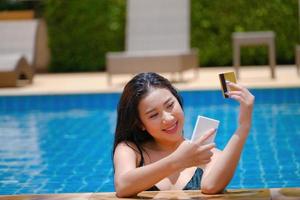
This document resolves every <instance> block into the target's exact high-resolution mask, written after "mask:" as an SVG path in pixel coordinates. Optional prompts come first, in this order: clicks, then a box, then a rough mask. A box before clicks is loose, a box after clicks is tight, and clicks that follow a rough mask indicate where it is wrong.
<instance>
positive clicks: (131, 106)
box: [113, 72, 183, 156]
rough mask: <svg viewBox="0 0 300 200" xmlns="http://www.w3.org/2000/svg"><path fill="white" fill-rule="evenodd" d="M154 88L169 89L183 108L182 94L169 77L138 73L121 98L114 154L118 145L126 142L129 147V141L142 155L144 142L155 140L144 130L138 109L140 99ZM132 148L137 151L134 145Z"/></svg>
mask: <svg viewBox="0 0 300 200" xmlns="http://www.w3.org/2000/svg"><path fill="white" fill-rule="evenodd" d="M153 88H161V89H167V90H169V91H170V92H171V93H172V94H173V95H174V96H175V98H176V99H177V100H178V102H179V104H180V106H181V108H183V107H182V103H183V102H182V98H181V96H180V95H179V94H178V92H177V90H176V89H175V88H174V87H173V86H172V84H171V83H170V81H169V80H168V79H166V78H164V77H162V76H160V75H159V74H157V73H153V72H147V73H140V74H137V75H136V76H135V77H133V78H132V79H131V80H130V81H129V82H128V83H127V84H126V86H125V87H124V90H123V93H122V95H121V97H120V100H119V104H118V113H117V125H116V130H115V138H114V146H113V155H114V153H115V149H116V147H117V145H118V144H119V143H121V142H125V143H126V144H127V145H128V146H129V147H131V146H130V145H129V143H133V144H135V145H136V147H137V148H138V151H139V153H140V154H141V156H142V149H143V148H142V144H143V143H145V142H147V141H151V140H153V137H152V136H151V135H150V134H149V133H148V132H147V131H146V130H143V128H142V122H141V119H140V116H139V111H138V105H139V103H140V101H141V100H142V99H143V98H144V97H145V96H146V95H147V94H148V93H149V91H151V90H152V89H153ZM131 148H132V149H133V150H135V151H136V149H134V147H131Z"/></svg>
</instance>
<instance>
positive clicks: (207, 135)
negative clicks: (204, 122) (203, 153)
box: [196, 128, 216, 144]
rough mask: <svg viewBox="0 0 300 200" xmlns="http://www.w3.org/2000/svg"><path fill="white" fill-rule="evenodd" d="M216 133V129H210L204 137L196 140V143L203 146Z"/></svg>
mask: <svg viewBox="0 0 300 200" xmlns="http://www.w3.org/2000/svg"><path fill="white" fill-rule="evenodd" d="M215 132H216V129H214V128H212V129H209V130H208V131H207V132H206V133H205V134H204V135H202V136H201V137H200V138H199V139H198V140H196V143H197V144H202V143H203V142H204V141H206V140H207V139H208V138H210V137H211V136H212V135H213V134H214V133H215Z"/></svg>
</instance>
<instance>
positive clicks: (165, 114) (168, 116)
mask: <svg viewBox="0 0 300 200" xmlns="http://www.w3.org/2000/svg"><path fill="white" fill-rule="evenodd" d="M173 120H174V116H173V115H172V114H171V113H170V112H166V111H163V117H162V122H163V123H164V124H168V123H170V122H172V121H173Z"/></svg>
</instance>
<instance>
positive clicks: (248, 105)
mask: <svg viewBox="0 0 300 200" xmlns="http://www.w3.org/2000/svg"><path fill="white" fill-rule="evenodd" d="M228 85H229V86H230V87H233V88H235V89H236V91H231V92H228V95H229V97H230V98H232V99H235V100H237V101H238V102H239V103H240V113H239V122H238V128H237V130H236V131H235V133H234V134H233V136H232V137H231V139H230V140H229V142H228V143H227V145H226V147H225V148H224V150H223V151H220V150H217V149H214V150H213V152H214V155H213V156H212V160H211V162H210V163H209V164H208V165H207V166H206V168H205V170H204V174H203V179H202V183H201V189H202V192H203V193H208V194H215V193H219V192H222V191H223V190H224V189H225V187H226V186H227V185H228V183H229V182H230V180H231V179H232V177H233V175H234V172H235V169H236V167H237V165H238V162H239V159H240V155H241V152H242V150H243V146H244V144H245V142H246V139H247V136H248V134H249V131H250V127H251V120H252V110H253V103H254V96H253V95H252V94H251V93H250V92H249V91H248V90H247V89H246V88H245V87H242V86H240V85H238V84H234V83H229V84H228Z"/></svg>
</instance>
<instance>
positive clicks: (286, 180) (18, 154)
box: [0, 88, 300, 194]
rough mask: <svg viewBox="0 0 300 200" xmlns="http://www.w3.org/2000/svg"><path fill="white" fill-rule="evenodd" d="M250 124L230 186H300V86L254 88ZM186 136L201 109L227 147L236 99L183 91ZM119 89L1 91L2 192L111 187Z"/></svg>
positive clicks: (111, 189)
mask: <svg viewBox="0 0 300 200" xmlns="http://www.w3.org/2000/svg"><path fill="white" fill-rule="evenodd" d="M251 91H252V92H253V93H254V94H255V96H256V105H255V110H254V120H253V128H252V130H251V133H250V135H249V138H248V140H247V143H246V145H245V148H244V151H243V154H242V158H241V161H240V164H239V166H238V169H237V171H236V173H235V176H234V178H233V180H232V181H231V183H230V185H229V187H228V188H267V187H299V186H300V148H299V140H300V88H290V89H256V90H251ZM181 94H182V96H183V98H184V110H185V115H186V124H185V127H184V129H185V135H186V137H187V138H189V137H190V136H191V133H192V129H193V126H194V123H195V121H196V116H197V115H198V114H201V115H205V116H208V117H211V118H215V119H218V120H220V121H221V124H220V127H219V130H218V133H217V134H218V135H217V138H216V143H217V146H218V147H219V148H221V149H222V148H224V146H225V144H226V142H227V141H228V139H229V138H230V136H231V134H232V133H233V131H234V130H235V127H236V119H237V115H238V104H237V103H235V102H233V101H232V100H224V99H223V98H222V96H221V94H220V92H219V91H185V92H181ZM119 95H120V94H117V93H112V94H77V95H50V96H49V95H41V96H0V194H26V193H68V192H96V191H97V192H104V191H113V190H114V187H113V174H112V173H113V171H112V162H111V146H112V142H113V133H114V127H115V122H116V105H117V102H118V98H119Z"/></svg>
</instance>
